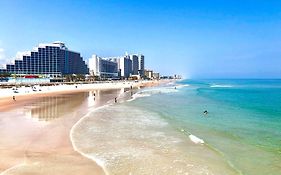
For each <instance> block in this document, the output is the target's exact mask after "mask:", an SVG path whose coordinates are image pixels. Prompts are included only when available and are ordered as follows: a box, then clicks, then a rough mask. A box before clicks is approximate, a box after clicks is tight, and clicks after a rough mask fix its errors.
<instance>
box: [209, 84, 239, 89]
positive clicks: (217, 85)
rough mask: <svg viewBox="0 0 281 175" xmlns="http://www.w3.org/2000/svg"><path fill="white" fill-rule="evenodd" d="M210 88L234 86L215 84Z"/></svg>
mask: <svg viewBox="0 0 281 175" xmlns="http://www.w3.org/2000/svg"><path fill="white" fill-rule="evenodd" d="M210 87H211V88H231V87H233V86H232V85H228V84H213V85H211V86H210Z"/></svg>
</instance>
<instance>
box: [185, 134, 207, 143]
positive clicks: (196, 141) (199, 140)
mask: <svg viewBox="0 0 281 175" xmlns="http://www.w3.org/2000/svg"><path fill="white" fill-rule="evenodd" d="M188 137H189V139H190V140H191V141H192V142H193V143H195V144H204V143H205V142H204V140H202V139H200V138H198V137H196V136H195V135H192V134H190V135H189V136H188Z"/></svg>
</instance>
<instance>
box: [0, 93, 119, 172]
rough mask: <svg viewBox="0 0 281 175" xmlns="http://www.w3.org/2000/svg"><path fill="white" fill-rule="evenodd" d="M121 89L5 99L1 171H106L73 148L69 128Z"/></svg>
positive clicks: (0, 122) (0, 116) (0, 118)
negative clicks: (15, 99)
mask: <svg viewBox="0 0 281 175" xmlns="http://www.w3.org/2000/svg"><path fill="white" fill-rule="evenodd" d="M93 93H95V97H94V96H93ZM119 93H120V90H107V91H100V90H99V91H92V92H75V93H73V92H72V93H71V92H68V93H65V94H48V95H43V96H42V95H39V96H33V97H28V96H22V97H19V98H18V99H17V101H15V102H14V101H11V100H10V101H6V102H5V100H8V99H2V100H1V103H2V104H1V113H0V137H1V141H0V142H1V143H0V155H1V157H0V172H2V173H1V174H104V173H103V170H102V168H101V167H99V166H98V165H97V164H96V163H95V162H94V161H92V160H89V159H87V158H85V157H83V156H81V155H80V154H79V153H77V152H75V151H74V150H73V147H72V143H71V141H70V138H69V131H70V129H71V127H72V126H73V125H74V124H75V123H76V122H77V121H78V120H79V119H80V118H81V117H82V116H83V115H85V114H86V113H87V111H88V110H89V109H91V108H96V107H98V106H101V105H103V104H105V103H107V102H108V101H110V100H112V99H114V98H115V97H116V96H118V95H119ZM11 109H13V110H11Z"/></svg>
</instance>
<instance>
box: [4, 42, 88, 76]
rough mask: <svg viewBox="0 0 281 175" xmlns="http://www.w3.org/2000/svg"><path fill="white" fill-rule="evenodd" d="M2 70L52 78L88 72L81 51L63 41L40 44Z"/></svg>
mask: <svg viewBox="0 0 281 175" xmlns="http://www.w3.org/2000/svg"><path fill="white" fill-rule="evenodd" d="M0 72H7V73H11V74H25V75H44V76H46V77H50V78H56V77H61V76H62V75H67V74H88V73H89V70H88V67H87V65H86V64H85V61H83V58H82V57H81V56H80V53H78V52H75V51H71V50H69V49H68V48H67V47H66V46H65V44H64V43H63V42H60V41H56V42H53V43H50V44H39V46H38V47H35V48H34V49H33V51H31V52H28V53H26V54H25V55H23V56H22V58H21V59H18V60H15V63H14V64H7V65H6V69H1V70H0Z"/></svg>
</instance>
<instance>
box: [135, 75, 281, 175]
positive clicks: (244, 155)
mask: <svg viewBox="0 0 281 175" xmlns="http://www.w3.org/2000/svg"><path fill="white" fill-rule="evenodd" d="M179 84H182V85H189V86H187V87H178V88H177V89H176V90H175V92H173V93H165V94H163V93H160V94H156V95H152V96H150V97H147V98H141V99H139V100H136V101H134V102H133V104H134V105H137V106H139V107H142V108H145V109H146V110H151V111H154V112H156V113H159V114H161V117H162V118H165V119H166V120H167V121H169V123H170V124H171V125H173V127H174V128H175V129H182V128H183V129H185V130H186V131H188V132H190V133H192V134H194V135H196V136H198V137H200V138H201V139H203V140H204V141H205V142H206V145H207V146H208V147H209V148H210V149H214V150H216V151H217V152H219V154H220V155H221V156H223V157H224V158H225V160H226V161H228V162H229V164H230V165H232V166H233V167H234V168H235V169H237V170H238V171H239V172H240V173H242V174H253V175H256V174H261V175H264V174H272V175H274V174H276V175H277V174H281V80H185V81H181V82H179ZM204 110H208V112H209V113H208V115H203V111H204Z"/></svg>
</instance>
